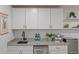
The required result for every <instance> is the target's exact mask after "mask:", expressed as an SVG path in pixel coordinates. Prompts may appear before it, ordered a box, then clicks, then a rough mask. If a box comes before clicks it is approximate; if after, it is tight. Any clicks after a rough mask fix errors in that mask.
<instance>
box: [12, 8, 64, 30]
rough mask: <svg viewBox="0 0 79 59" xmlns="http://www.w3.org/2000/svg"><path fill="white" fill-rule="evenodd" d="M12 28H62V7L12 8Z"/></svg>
mask: <svg viewBox="0 0 79 59" xmlns="http://www.w3.org/2000/svg"><path fill="white" fill-rule="evenodd" d="M12 16H13V20H12V27H13V28H12V29H63V9H62V8H13V15H12Z"/></svg>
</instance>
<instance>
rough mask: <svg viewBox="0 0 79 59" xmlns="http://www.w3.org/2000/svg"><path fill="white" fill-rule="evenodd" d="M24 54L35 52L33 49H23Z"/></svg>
mask: <svg viewBox="0 0 79 59" xmlns="http://www.w3.org/2000/svg"><path fill="white" fill-rule="evenodd" d="M22 53H23V54H33V50H25V51H24V50H23V51H22Z"/></svg>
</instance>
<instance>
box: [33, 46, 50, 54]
mask: <svg viewBox="0 0 79 59" xmlns="http://www.w3.org/2000/svg"><path fill="white" fill-rule="evenodd" d="M48 51H49V50H48V45H34V46H33V53H34V54H48Z"/></svg>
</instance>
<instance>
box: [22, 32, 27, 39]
mask: <svg viewBox="0 0 79 59" xmlns="http://www.w3.org/2000/svg"><path fill="white" fill-rule="evenodd" d="M22 38H23V40H26V38H25V32H24V31H23V32H22Z"/></svg>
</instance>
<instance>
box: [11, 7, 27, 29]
mask: <svg viewBox="0 0 79 59" xmlns="http://www.w3.org/2000/svg"><path fill="white" fill-rule="evenodd" d="M12 11H13V14H12V16H13V17H12V18H13V19H12V29H23V28H24V27H25V17H26V16H25V8H13V10H12Z"/></svg>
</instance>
